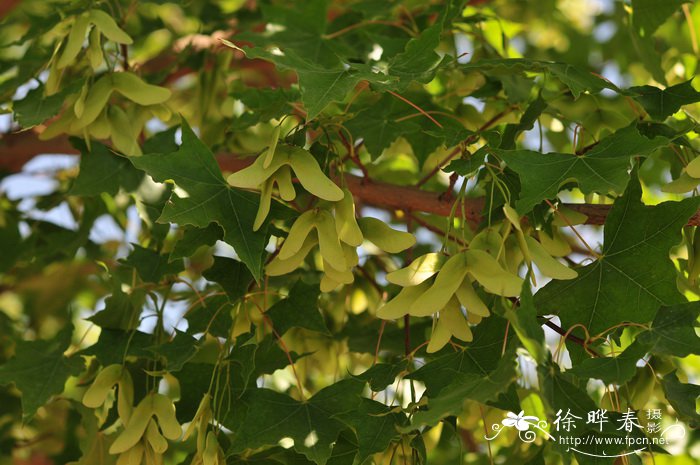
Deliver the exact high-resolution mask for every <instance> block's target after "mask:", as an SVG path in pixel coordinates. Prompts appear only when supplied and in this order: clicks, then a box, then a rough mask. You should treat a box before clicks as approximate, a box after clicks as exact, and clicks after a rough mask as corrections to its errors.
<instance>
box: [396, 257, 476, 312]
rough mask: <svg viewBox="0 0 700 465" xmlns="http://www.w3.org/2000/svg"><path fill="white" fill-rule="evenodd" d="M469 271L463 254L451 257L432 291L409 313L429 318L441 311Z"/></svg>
mask: <svg viewBox="0 0 700 465" xmlns="http://www.w3.org/2000/svg"><path fill="white" fill-rule="evenodd" d="M467 271H468V270H467V261H466V259H465V256H464V254H463V253H458V254H455V255H453V256H452V257H450V258H449V260H447V261H446V262H445V264H444V265H443V266H442V268H441V269H440V272H439V273H438V275H437V277H436V278H435V282H434V283H433V285H432V286H430V289H428V290H427V291H425V292H424V293H423V295H421V296H420V297H418V298H417V299H416V300H415V302H413V304H412V305H411V307H410V309H409V313H410V314H411V315H414V316H428V315H431V314H433V313H435V312H438V311H440V310H441V309H442V308H443V307H445V305H447V303H448V302H449V300H450V298H452V296H453V295H454V293H455V292H456V291H457V289H458V288H459V286H460V285H461V284H462V281H464V278H465V277H466V276H467Z"/></svg>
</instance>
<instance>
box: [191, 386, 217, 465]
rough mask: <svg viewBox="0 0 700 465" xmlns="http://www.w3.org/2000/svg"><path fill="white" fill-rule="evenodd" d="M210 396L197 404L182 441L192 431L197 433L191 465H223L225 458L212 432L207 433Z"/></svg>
mask: <svg viewBox="0 0 700 465" xmlns="http://www.w3.org/2000/svg"><path fill="white" fill-rule="evenodd" d="M212 417H213V416H212V410H211V396H210V395H209V394H205V395H204V397H202V400H201V401H200V403H199V407H198V408H197V412H196V413H195V415H194V418H193V419H192V422H191V423H190V426H189V427H188V428H187V430H186V431H185V434H184V436H183V438H182V439H183V441H184V440H186V439H188V438H189V437H190V436H191V435H192V433H194V431H195V430H196V431H197V451H196V452H195V455H194V459H193V460H192V462H191V465H225V464H226V458H225V456H224V452H223V450H222V449H221V446H219V441H218V440H217V439H216V434H214V432H213V431H207V430H208V427H209V423H210V422H211V420H212Z"/></svg>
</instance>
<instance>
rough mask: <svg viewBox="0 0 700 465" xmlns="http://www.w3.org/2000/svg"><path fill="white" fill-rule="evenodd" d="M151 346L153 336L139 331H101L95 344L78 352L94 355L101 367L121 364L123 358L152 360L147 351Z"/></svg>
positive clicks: (150, 353)
mask: <svg viewBox="0 0 700 465" xmlns="http://www.w3.org/2000/svg"><path fill="white" fill-rule="evenodd" d="M152 346H153V336H152V335H151V334H146V333H143V332H141V331H135V330H132V331H122V330H119V329H106V328H105V329H102V331H101V332H100V337H99V339H98V340H97V342H96V343H94V344H93V345H91V346H90V347H88V348H86V349H83V350H81V351H80V352H79V354H80V355H94V356H95V358H97V361H98V362H100V364H101V365H102V366H107V365H112V364H114V363H122V362H123V361H124V357H125V356H131V357H143V358H146V359H149V360H151V359H153V358H154V357H153V353H152V352H150V351H149V350H148V348H149V347H152Z"/></svg>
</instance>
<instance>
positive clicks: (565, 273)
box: [525, 236, 578, 279]
mask: <svg viewBox="0 0 700 465" xmlns="http://www.w3.org/2000/svg"><path fill="white" fill-rule="evenodd" d="M525 242H527V245H528V246H529V247H530V252H531V254H532V260H533V261H534V262H535V265H537V268H539V270H540V272H541V273H542V274H543V275H545V276H549V277H550V278H554V279H574V278H575V277H577V276H578V273H577V272H576V271H574V270H572V269H571V268H569V267H568V266H566V265H564V264H563V263H561V262H559V260H557V259H556V258H553V257H552V256H551V255H549V254H548V253H547V251H546V250H545V249H544V247H542V244H540V243H539V242H537V241H536V240H535V239H533V238H532V237H530V236H527V237H526V238H525Z"/></svg>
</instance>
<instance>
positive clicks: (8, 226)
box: [0, 212, 22, 273]
mask: <svg viewBox="0 0 700 465" xmlns="http://www.w3.org/2000/svg"><path fill="white" fill-rule="evenodd" d="M3 213H4V212H3ZM0 218H2V219H3V220H4V222H2V221H1V220H0V244H2V245H3V252H2V254H0V273H4V272H6V271H8V270H9V269H10V268H12V266H14V264H15V262H16V261H17V259H18V258H19V257H20V255H21V254H22V236H21V235H20V233H19V223H18V222H17V220H16V219H15V218H14V217H13V216H11V215H7V214H4V215H3V216H0Z"/></svg>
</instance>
